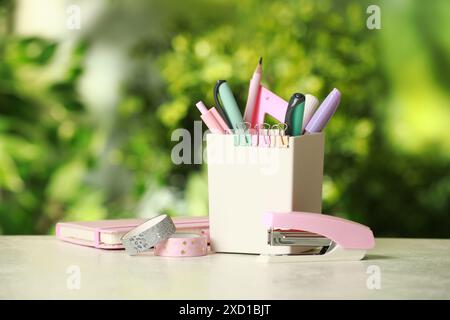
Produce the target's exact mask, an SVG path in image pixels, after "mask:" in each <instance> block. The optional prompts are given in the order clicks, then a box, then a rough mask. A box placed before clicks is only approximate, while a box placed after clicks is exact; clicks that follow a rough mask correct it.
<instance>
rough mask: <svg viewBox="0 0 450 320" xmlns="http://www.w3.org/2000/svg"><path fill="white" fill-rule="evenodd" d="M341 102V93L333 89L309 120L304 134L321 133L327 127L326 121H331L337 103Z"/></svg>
mask: <svg viewBox="0 0 450 320" xmlns="http://www.w3.org/2000/svg"><path fill="white" fill-rule="evenodd" d="M340 101H341V93H340V92H339V90H338V89H336V88H334V89H333V90H332V91H331V92H330V93H329V94H328V96H327V97H326V98H325V100H324V101H323V102H322V104H321V105H320V107H319V108H318V109H317V111H316V112H315V113H314V115H313V116H312V118H311V120H310V121H309V122H308V124H307V125H306V128H305V132H306V133H315V132H321V131H322V130H323V128H325V126H326V125H327V123H328V121H329V120H330V119H331V117H332V116H333V114H334V113H335V111H336V109H337V107H338V105H339V102H340Z"/></svg>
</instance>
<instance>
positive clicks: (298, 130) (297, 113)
mask: <svg viewBox="0 0 450 320" xmlns="http://www.w3.org/2000/svg"><path fill="white" fill-rule="evenodd" d="M304 114H305V101H303V102H302V103H300V104H299V105H297V107H295V109H294V112H293V114H292V124H293V126H292V135H293V136H301V135H302V127H303V115H304Z"/></svg>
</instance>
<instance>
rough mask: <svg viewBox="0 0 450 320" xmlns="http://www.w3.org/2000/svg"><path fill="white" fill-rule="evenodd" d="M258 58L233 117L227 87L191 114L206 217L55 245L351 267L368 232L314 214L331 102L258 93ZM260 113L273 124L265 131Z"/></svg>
mask: <svg viewBox="0 0 450 320" xmlns="http://www.w3.org/2000/svg"><path fill="white" fill-rule="evenodd" d="M261 79H262V58H260V60H259V62H258V64H257V67H256V69H255V72H254V73H253V76H252V78H251V80H250V84H249V92H248V98H247V103H246V106H245V110H244V113H243V115H242V113H241V110H240V108H239V105H238V103H237V101H236V99H235V97H234V95H233V92H232V90H231V87H230V85H229V84H228V82H227V81H225V80H219V81H217V83H216V85H215V87H214V89H213V94H214V102H215V106H214V107H211V108H209V109H208V107H207V106H206V105H205V104H204V103H203V102H202V101H199V102H198V103H197V104H196V106H197V108H198V110H199V111H200V117H201V119H202V120H203V122H204V123H205V124H206V126H207V127H208V129H209V130H210V133H209V134H208V135H207V139H206V140H207V163H208V195H209V217H208V218H183V219H182V218H174V219H172V218H170V217H169V216H167V215H159V216H156V217H154V218H152V219H150V220H147V221H145V220H142V219H130V220H109V221H108V220H106V221H97V222H95V221H94V222H75V223H58V225H57V227H56V234H57V236H58V237H59V238H60V239H61V240H64V241H68V242H72V243H76V244H81V245H85V246H91V247H95V248H100V249H125V250H126V252H127V253H128V254H130V255H136V254H140V253H142V252H145V251H153V253H154V255H156V256H166V257H197V256H203V255H206V254H211V253H213V252H217V253H220V252H224V253H242V254H257V255H259V258H258V260H261V261H266V262H292V261H331V260H359V259H362V258H363V257H364V256H365V254H366V251H367V250H369V249H371V248H373V247H374V245H375V240H374V236H373V233H372V231H371V230H370V228H368V227H366V226H364V225H361V224H358V223H356V222H352V221H349V220H345V219H342V218H338V217H334V216H331V215H325V214H321V213H320V212H321V210H322V207H321V204H322V180H323V164H324V144H325V139H324V134H323V132H322V131H323V130H324V128H325V127H326V125H327V123H328V122H329V120H330V119H331V118H332V116H333V114H334V113H335V112H336V109H337V107H338V105H339V103H340V99H341V94H340V92H339V90H338V89H333V90H332V91H331V92H330V93H329V94H328V96H327V97H326V98H325V99H324V100H323V101H322V103H320V101H319V99H317V98H316V97H314V96H313V95H311V94H308V93H300V92H295V93H293V94H292V96H291V97H290V99H289V100H288V101H286V100H284V99H283V98H281V97H279V96H278V95H276V94H275V93H273V92H272V91H270V90H269V89H267V88H265V87H264V86H262V85H261ZM266 115H270V116H271V117H272V118H274V119H275V120H277V121H278V123H276V124H272V125H269V124H268V123H265V122H264V121H265V118H266Z"/></svg>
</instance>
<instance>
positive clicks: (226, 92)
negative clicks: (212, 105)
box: [214, 80, 243, 129]
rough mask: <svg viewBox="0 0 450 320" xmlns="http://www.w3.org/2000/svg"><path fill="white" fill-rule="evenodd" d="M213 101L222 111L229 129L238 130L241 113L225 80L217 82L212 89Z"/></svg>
mask: <svg viewBox="0 0 450 320" xmlns="http://www.w3.org/2000/svg"><path fill="white" fill-rule="evenodd" d="M219 97H220V100H219ZM214 100H215V101H216V104H217V107H219V109H222V111H223V113H225V115H226V118H227V120H228V122H229V124H230V125H231V127H232V128H233V129H239V128H238V125H239V124H240V123H242V122H243V120H242V113H241V111H240V110H239V106H238V104H237V102H236V99H235V98H234V96H233V92H231V89H230V87H229V86H228V83H227V82H226V81H225V80H219V81H217V83H216V86H215V88H214ZM220 102H222V103H220Z"/></svg>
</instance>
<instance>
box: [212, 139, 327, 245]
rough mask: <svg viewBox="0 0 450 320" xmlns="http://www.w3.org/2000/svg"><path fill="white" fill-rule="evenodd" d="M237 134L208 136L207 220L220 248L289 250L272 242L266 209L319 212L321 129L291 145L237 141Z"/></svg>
mask: <svg viewBox="0 0 450 320" xmlns="http://www.w3.org/2000/svg"><path fill="white" fill-rule="evenodd" d="M235 137H236V136H235V135H221V134H208V135H207V162H208V192H209V224H210V237H211V244H212V249H213V250H214V251H216V252H230V253H250V254H291V253H295V252H292V250H294V249H293V248H289V247H283V246H269V245H268V242H267V229H266V228H265V226H264V225H263V224H262V216H263V214H264V213H265V212H268V211H277V212H292V211H304V212H316V213H320V212H321V207H322V179H323V158H324V135H323V133H317V134H310V135H302V136H297V137H289V146H288V147H287V148H280V147H261V146H251V145H250V146H249V145H246V146H245V145H244V146H242V145H236V144H235Z"/></svg>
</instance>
